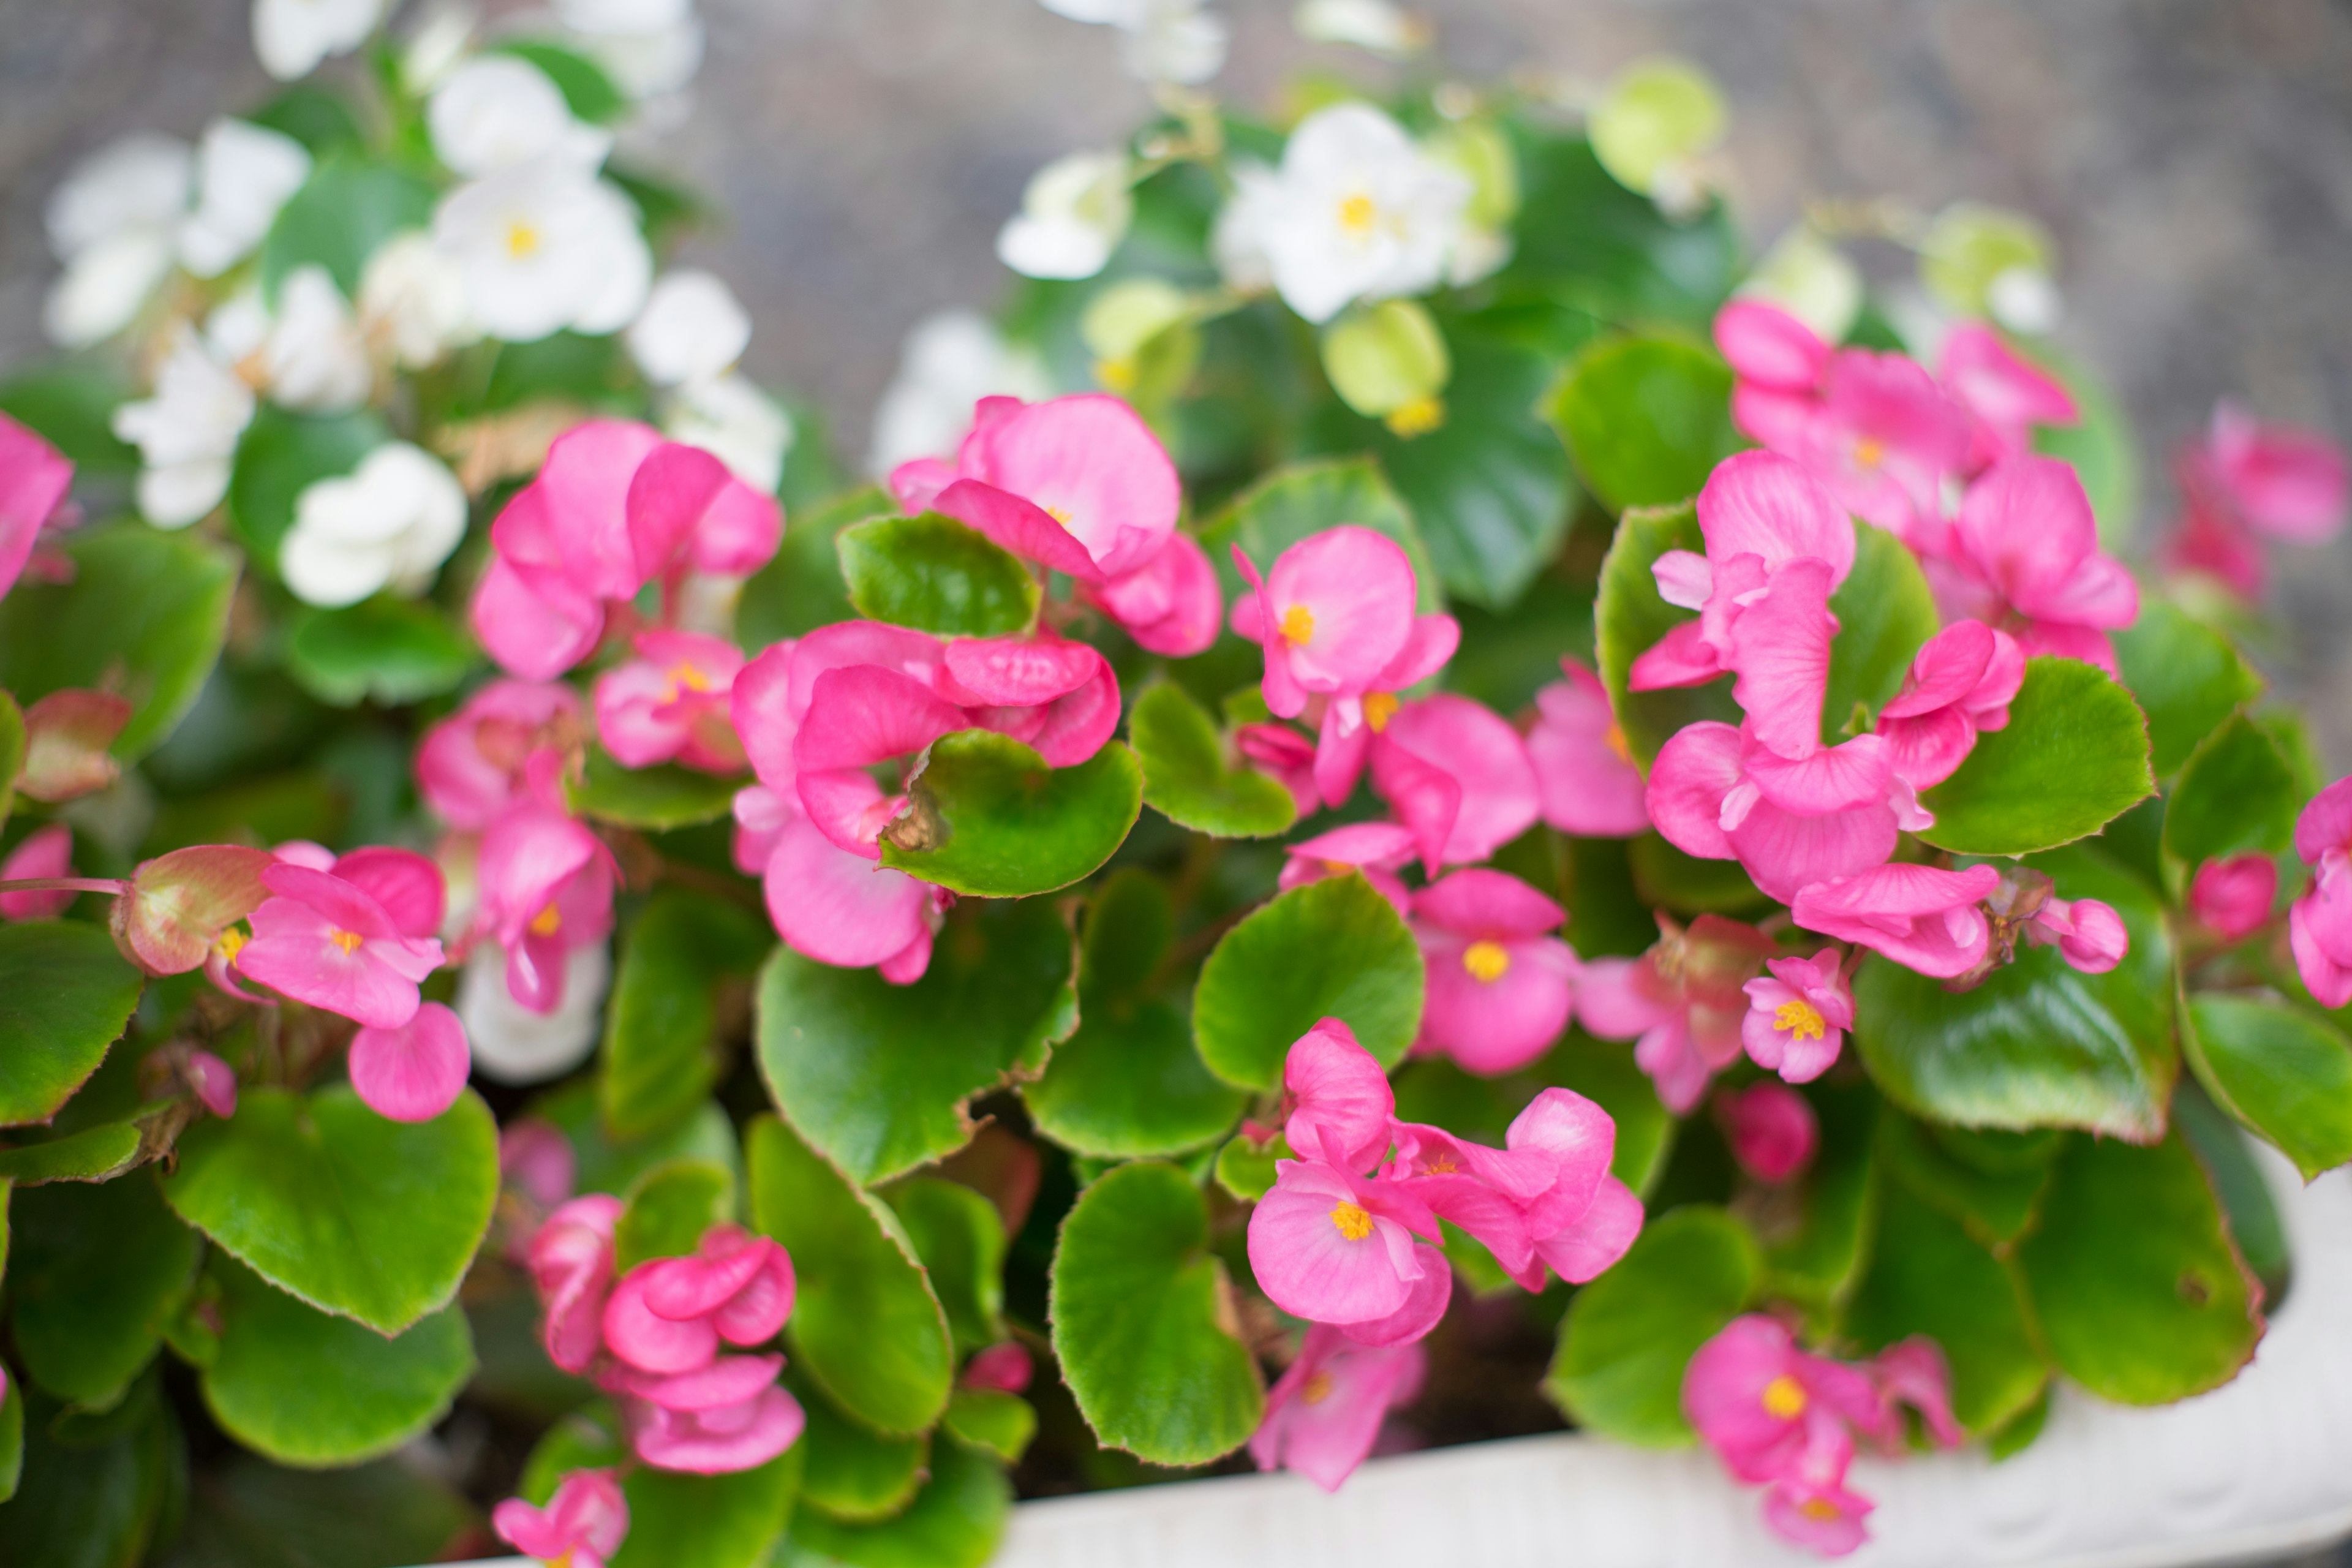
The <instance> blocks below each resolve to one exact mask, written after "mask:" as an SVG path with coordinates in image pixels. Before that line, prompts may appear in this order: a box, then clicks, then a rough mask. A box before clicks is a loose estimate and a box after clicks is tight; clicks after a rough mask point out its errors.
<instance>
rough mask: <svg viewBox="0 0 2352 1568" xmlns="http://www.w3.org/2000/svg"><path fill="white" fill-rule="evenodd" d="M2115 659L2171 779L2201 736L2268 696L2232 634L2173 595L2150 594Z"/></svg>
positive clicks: (2117, 638) (2111, 636) (2113, 635)
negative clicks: (2174, 600) (2177, 602)
mask: <svg viewBox="0 0 2352 1568" xmlns="http://www.w3.org/2000/svg"><path fill="white" fill-rule="evenodd" d="M2107 637H2108V640H2109V641H2111V642H2112V643H2114V644H2115V649H2116V666H2117V667H2118V668H2120V669H2121V670H2122V671H2123V678H2124V685H2126V687H2128V688H2130V689H2131V693H2132V695H2133V696H2134V697H2136V698H2137V699H2138V700H2139V705H2140V707H2141V708H2142V709H2143V710H2145V711H2146V712H2147V732H2148V739H2149V741H2150V742H2152V743H2153V746H2154V751H2155V763H2156V773H2157V776H2158V778H2169V777H2171V776H2172V774H2173V773H2174V772H2175V771H2176V770H2177V769H2179V766H2180V764H2181V763H2185V762H2187V761H2188V760H2189V752H2193V751H2195V750H2196V749H2197V745H2198V742H2200V741H2202V740H2204V739H2205V737H2206V736H2208V735H2210V734H2211V733H2212V732H2213V731H2214V729H2215V727H2216V726H2218V725H2219V724H2220V723H2221V721H2223V720H2224V719H2227V718H2228V717H2229V716H2230V715H2231V714H2232V713H2234V712H2236V711H2237V710H2239V709H2240V708H2241V707H2242V706H2244V705H2245V704H2246V703H2249V702H2252V700H2254V699H2255V698H2256V697H2259V696H2260V695H2262V689H2263V678H2262V677H2261V676H2259V675H2257V674H2255V673H2254V669H2253V667H2252V665H2250V664H2248V663H2247V662H2246V661H2245V659H2244V658H2242V657H2240V655H2239V653H2238V650H2237V649H2236V648H2235V647H2232V646H2231V642H2230V639H2229V638H2228V637H2224V636H2223V635H2222V634H2221V633H2220V632H2218V631H2216V630H2214V629H2213V628H2212V627H2211V626H2207V625H2206V624H2205V623H2204V622H2202V621H2200V620H2199V619H2197V618H2196V617H2195V616H2191V615H2190V614H2189V612H2188V611H2186V610H2184V609H2182V608H2181V607H2180V606H2179V605H2175V604H2173V603H2172V602H2171V601H2169V600H2167V599H2158V598H2152V597H2144V598H2143V599H2142V600H2141V602H2140V607H2139V619H2138V620H2137V621H2135V622H2133V623H2132V624H2131V625H2130V626H2126V627H2125V628H2124V629H2123V630H2121V631H2117V632H2109V633H2108V634H2107Z"/></svg>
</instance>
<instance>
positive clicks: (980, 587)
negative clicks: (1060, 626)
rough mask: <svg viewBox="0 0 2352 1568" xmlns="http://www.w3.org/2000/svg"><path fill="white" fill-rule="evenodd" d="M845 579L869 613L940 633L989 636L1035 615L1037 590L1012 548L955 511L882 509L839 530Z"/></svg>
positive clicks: (1018, 627)
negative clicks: (887, 513) (912, 513)
mask: <svg viewBox="0 0 2352 1568" xmlns="http://www.w3.org/2000/svg"><path fill="white" fill-rule="evenodd" d="M835 548H836V549H838V550H839V551H840V552H841V575H842V580H843V581H844V582H845V583H846V584H848V585H849V603H850V605H851V606H852V607H854V608H855V609H856V611H857V613H858V614H859V615H861V616H866V618H867V619H868V620H876V621H887V622H889V623H890V624H891V625H892V626H913V627H915V628H916V629H917V630H919V631H926V632H934V633H937V634H938V635H939V636H940V637H1005V636H1009V635H1011V634H1012V633H1014V632H1019V631H1024V630H1026V629H1027V628H1028V627H1029V626H1030V625H1031V624H1032V623H1033V622H1034V621H1035V620H1036V618H1037V602H1038V598H1039V593H1040V590H1039V588H1038V586H1037V579H1036V578H1035V577H1034V576H1032V575H1030V573H1029V568H1028V567H1026V566H1024V565H1023V564H1022V563H1021V562H1020V561H1018V560H1017V559H1015V558H1014V557H1013V554H1012V552H1009V551H1007V550H1004V549H1003V548H1002V547H1000V546H998V545H996V544H994V543H992V542H990V540H989V539H988V538H987V537H986V536H985V535H983V534H982V533H980V532H978V531H974V530H972V529H970V528H967V527H965V526H964V525H963V524H962V523H961V522H958V521H955V519H953V518H951V517H941V516H940V515H939V514H938V513H937V512H925V513H924V514H923V515H922V516H920V517H877V518H874V519H871V520H869V521H865V522H859V523H853V524H851V525H850V526H849V527H847V528H845V529H843V530H842V531H841V532H840V534H839V536H838V538H837V539H836V541H835Z"/></svg>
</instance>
